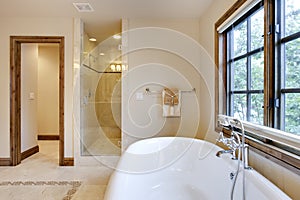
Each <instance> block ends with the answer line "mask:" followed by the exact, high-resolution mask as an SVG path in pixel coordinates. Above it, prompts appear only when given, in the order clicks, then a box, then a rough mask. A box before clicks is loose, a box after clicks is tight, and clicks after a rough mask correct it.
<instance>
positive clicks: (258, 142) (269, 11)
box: [215, 0, 300, 174]
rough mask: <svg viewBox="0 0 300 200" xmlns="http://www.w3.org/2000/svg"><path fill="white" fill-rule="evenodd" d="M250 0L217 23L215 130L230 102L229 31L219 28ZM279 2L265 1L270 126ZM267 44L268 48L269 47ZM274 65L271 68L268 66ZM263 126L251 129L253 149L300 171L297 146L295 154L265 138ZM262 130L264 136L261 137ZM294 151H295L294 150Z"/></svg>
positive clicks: (249, 139)
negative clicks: (227, 75)
mask: <svg viewBox="0 0 300 200" xmlns="http://www.w3.org/2000/svg"><path fill="white" fill-rule="evenodd" d="M246 1H247V0H239V1H237V2H236V3H234V4H233V6H232V7H231V8H230V9H229V10H228V11H227V12H226V13H225V14H224V15H223V16H222V17H221V18H220V19H219V20H218V21H217V22H216V23H215V64H216V71H215V130H216V131H220V127H219V126H218V115H219V114H226V109H227V102H226V95H227V94H226V87H227V82H226V74H227V63H226V60H227V55H226V51H227V49H226V48H227V44H226V42H227V41H226V34H225V33H220V32H219V31H218V28H219V27H220V26H221V25H222V24H223V23H224V22H225V21H226V20H227V19H228V18H229V17H230V16H232V15H233V14H234V13H235V12H236V10H238V9H239V8H240V7H242V6H243V4H244V3H245V2H246ZM274 7H275V1H274V0H264V10H265V16H264V22H265V23H264V26H265V30H264V47H265V48H264V58H265V60H264V65H265V67H264V80H265V82H264V107H265V108H267V109H264V115H265V116H267V117H265V118H264V125H266V126H268V127H274V117H273V116H274V109H273V107H272V106H270V105H271V104H272V103H273V102H272V99H274V90H275V88H274V84H272V83H273V82H274V79H275V76H274V74H275V70H276V69H275V67H273V66H274V65H275V63H276V62H275V57H276V56H278V55H277V54H275V47H274V41H275V36H274V34H272V28H271V27H274V26H273V24H274V20H275V13H274V10H275V9H274ZM266 47H267V48H266ZM268 66H271V67H268ZM263 131H264V130H262V129H260V130H259V131H255V130H254V131H253V132H252V133H251V131H248V133H249V134H248V136H247V139H246V142H247V143H248V144H249V145H250V147H251V149H252V150H253V151H255V152H260V153H261V154H262V155H263V156H264V157H266V158H269V159H271V160H273V161H275V162H277V163H278V164H280V165H283V166H285V167H287V166H288V168H290V169H292V170H293V171H296V172H297V173H298V174H299V173H300V156H299V152H298V150H297V149H296V153H293V150H295V149H293V148H292V150H291V151H289V149H288V150H287V148H289V147H286V146H284V145H283V146H284V147H282V144H281V143H277V142H276V141H273V140H270V139H268V138H266V137H264V134H263ZM260 133H262V134H261V136H260ZM291 152H292V153H291Z"/></svg>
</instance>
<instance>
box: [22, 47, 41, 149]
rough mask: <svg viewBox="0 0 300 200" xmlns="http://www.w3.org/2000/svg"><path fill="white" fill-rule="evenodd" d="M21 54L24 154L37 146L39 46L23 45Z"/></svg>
mask: <svg viewBox="0 0 300 200" xmlns="http://www.w3.org/2000/svg"><path fill="white" fill-rule="evenodd" d="M21 54H22V58H21V108H22V109H21V122H22V123H21V141H22V142H21V152H24V151H26V150H28V149H30V148H32V147H35V146H36V145H37V137H36V133H37V91H38V90H37V77H38V46H37V44H22V46H21ZM30 95H33V96H30Z"/></svg>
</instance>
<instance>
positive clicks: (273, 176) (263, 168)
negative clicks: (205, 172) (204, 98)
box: [199, 0, 300, 199]
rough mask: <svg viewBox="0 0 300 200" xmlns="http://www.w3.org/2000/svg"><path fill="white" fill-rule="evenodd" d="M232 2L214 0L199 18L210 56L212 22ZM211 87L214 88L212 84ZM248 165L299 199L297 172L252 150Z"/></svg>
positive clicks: (212, 49)
mask: <svg viewBox="0 0 300 200" xmlns="http://www.w3.org/2000/svg"><path fill="white" fill-rule="evenodd" d="M234 3H235V0H215V1H214V2H213V3H212V5H211V6H210V7H209V9H207V11H206V12H205V13H204V14H203V15H202V17H201V19H200V37H199V42H200V44H201V45H202V46H203V47H204V48H205V49H206V51H207V52H208V54H209V55H210V56H211V57H212V58H214V24H215V22H216V21H217V20H218V19H219V18H220V17H221V16H222V15H223V14H224V13H225V12H226V11H227V10H228V9H229V8H230V7H231V6H232V5H233V4H234ZM203 62H206V63H207V65H209V64H210V62H209V61H207V60H203ZM212 70H214V66H212ZM211 79H213V80H214V74H212V75H211ZM211 88H212V89H213V90H214V85H212V87H211ZM212 94H214V92H212ZM215 135H217V133H215ZM250 166H252V167H253V168H254V169H255V170H257V171H258V172H259V173H261V174H262V175H264V176H265V177H266V178H268V179H269V180H271V181H272V182H273V183H274V184H276V185H277V186H278V187H279V188H281V189H282V190H283V191H284V192H286V193H287V194H288V195H289V196H290V197H291V198H292V199H299V197H300V190H299V188H300V176H299V174H295V173H293V172H291V171H290V170H289V169H287V168H284V167H282V166H280V165H278V164H276V163H274V162H272V161H270V160H269V159H267V158H265V157H263V156H261V155H258V154H257V153H254V152H250Z"/></svg>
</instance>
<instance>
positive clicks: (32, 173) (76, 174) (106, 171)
mask: <svg viewBox="0 0 300 200" xmlns="http://www.w3.org/2000/svg"><path fill="white" fill-rule="evenodd" d="M39 147H40V152H39V153H36V154H35V155H32V156H31V157H29V158H27V159H25V160H23V161H22V163H21V164H20V165H18V166H15V167H0V181H1V182H5V181H11V182H12V181H13V182H17V181H22V182H26V181H80V182H81V186H80V187H79V188H78V190H77V191H76V193H75V194H74V195H73V196H72V200H73V199H74V200H80V199H83V200H94V199H97V200H101V199H103V197H104V192H105V189H106V185H107V183H108V180H109V177H110V175H111V173H112V172H113V170H112V169H110V168H107V167H104V166H74V167H60V166H58V142H57V141H39ZM24 187H25V186H24ZM15 192H18V191H15ZM0 197H1V194H0ZM0 199H1V198H0ZM22 199H26V198H22ZM33 199H34V196H32V197H31V198H30V200H33ZM45 199H46V198H45ZM53 199H55V198H53Z"/></svg>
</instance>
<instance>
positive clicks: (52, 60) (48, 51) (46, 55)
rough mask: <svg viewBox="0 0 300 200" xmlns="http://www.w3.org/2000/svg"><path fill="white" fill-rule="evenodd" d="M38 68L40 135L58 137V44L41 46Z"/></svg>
mask: <svg viewBox="0 0 300 200" xmlns="http://www.w3.org/2000/svg"><path fill="white" fill-rule="evenodd" d="M38 66H39V67H38V134H39V135H58V134H59V128H58V125H59V120H58V116H59V101H58V83H59V49H58V44H56V45H55V46H53V45H51V46H49V45H48V46H45V45H39V48H38Z"/></svg>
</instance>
